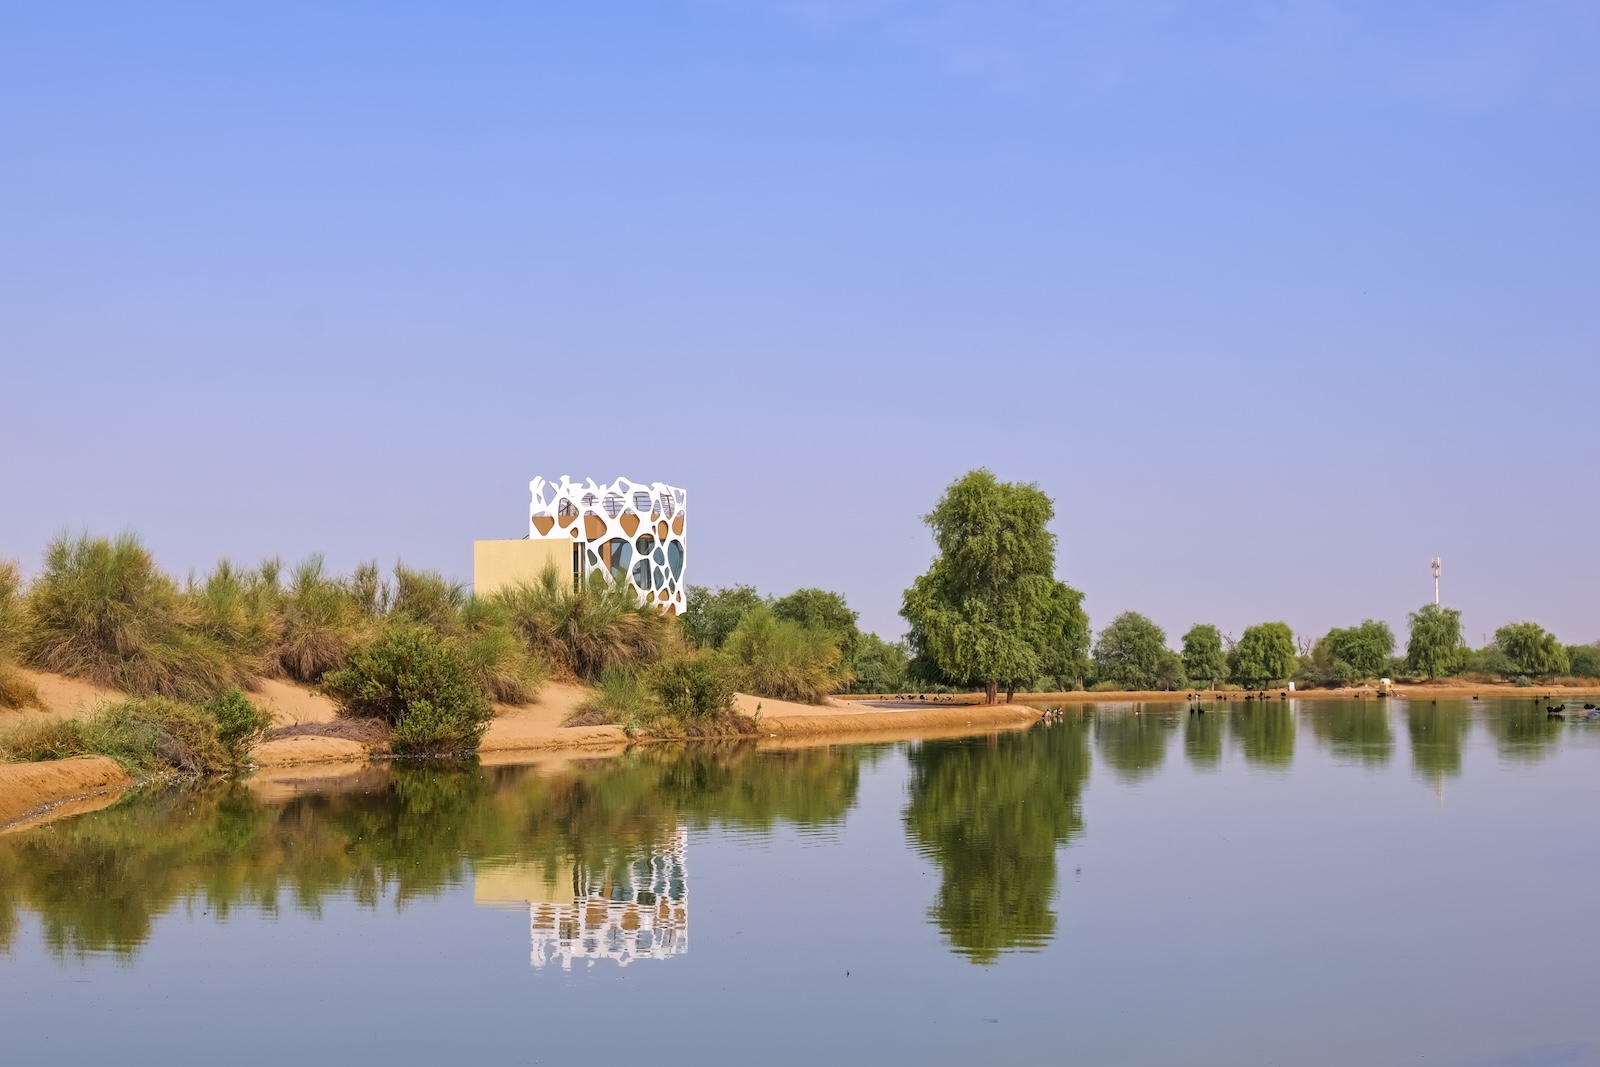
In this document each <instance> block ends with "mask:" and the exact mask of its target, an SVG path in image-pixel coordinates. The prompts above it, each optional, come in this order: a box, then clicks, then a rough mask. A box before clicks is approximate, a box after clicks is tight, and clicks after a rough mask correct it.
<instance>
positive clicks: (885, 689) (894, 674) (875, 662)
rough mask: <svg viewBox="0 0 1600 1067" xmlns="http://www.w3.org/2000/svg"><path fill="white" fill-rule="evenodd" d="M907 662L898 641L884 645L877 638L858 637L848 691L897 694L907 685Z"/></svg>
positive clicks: (874, 635)
mask: <svg viewBox="0 0 1600 1067" xmlns="http://www.w3.org/2000/svg"><path fill="white" fill-rule="evenodd" d="M910 666H911V660H910V657H909V656H908V655H907V654H906V646H905V643H904V642H902V641H893V642H890V641H885V640H884V639H883V638H881V637H879V636H878V635H877V634H874V633H868V634H862V635H861V642H860V644H859V645H858V646H857V647H856V658H855V663H854V665H853V667H852V673H853V674H854V675H855V681H854V682H853V683H851V688H852V689H853V690H854V691H855V692H858V693H901V692H904V691H905V690H906V689H907V688H908V687H909V686H910V684H911V675H910Z"/></svg>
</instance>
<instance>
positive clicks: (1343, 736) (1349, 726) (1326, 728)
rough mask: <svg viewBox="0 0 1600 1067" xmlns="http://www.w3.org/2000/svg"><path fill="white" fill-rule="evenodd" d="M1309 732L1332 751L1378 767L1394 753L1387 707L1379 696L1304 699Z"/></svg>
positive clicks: (1392, 733) (1342, 756)
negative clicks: (1372, 698)
mask: <svg viewBox="0 0 1600 1067" xmlns="http://www.w3.org/2000/svg"><path fill="white" fill-rule="evenodd" d="M1303 707H1304V715H1305V718H1306V720H1307V721H1308V722H1309V723H1310V724H1311V732H1312V734H1313V735H1314V736H1315V737H1316V738H1317V740H1319V741H1321V742H1322V743H1324V744H1325V745H1327V746H1328V748H1329V750H1330V751H1331V752H1332V753H1333V754H1334V755H1335V756H1339V757H1341V758H1343V759H1348V760H1357V761H1359V762H1361V763H1364V764H1366V765H1367V766H1369V767H1381V766H1383V765H1384V764H1386V763H1388V762H1389V758H1390V757H1391V756H1393V755H1394V731H1393V730H1391V729H1390V728H1389V709H1388V708H1387V707H1385V706H1384V705H1383V703H1382V702H1381V701H1378V700H1337V699H1330V700H1307V701H1305V702H1304V704H1303Z"/></svg>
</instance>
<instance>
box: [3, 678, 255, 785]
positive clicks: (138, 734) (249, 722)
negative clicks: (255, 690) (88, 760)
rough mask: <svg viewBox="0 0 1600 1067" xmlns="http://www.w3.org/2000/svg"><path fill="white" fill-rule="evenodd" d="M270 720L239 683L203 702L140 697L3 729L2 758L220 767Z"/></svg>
mask: <svg viewBox="0 0 1600 1067" xmlns="http://www.w3.org/2000/svg"><path fill="white" fill-rule="evenodd" d="M267 726H268V718H267V716H266V715H265V714H264V713H262V712H261V711H259V710H258V709H257V708H256V707H255V705H254V704H252V703H251V702H250V699H249V698H248V697H246V696H245V695H244V693H243V692H241V691H240V690H238V689H233V690H229V691H226V692H224V693H222V694H220V695H219V696H217V697H214V698H212V699H210V700H208V701H205V702H203V703H199V704H193V703H187V702H184V701H180V700H173V699H172V698H170V697H161V696H152V697H136V698H134V699H132V700H126V701H123V702H121V703H116V704H108V705H105V706H103V707H101V708H100V709H98V710H97V711H95V712H94V713H93V714H91V715H89V716H87V717H85V718H82V719H41V720H36V721H33V722H29V723H24V724H23V725H21V726H18V727H15V728H13V729H12V730H9V731H7V732H6V733H4V734H0V761H4V762H8V763H29V762H37V761H39V760H54V759H70V758H72V757H74V756H108V757H110V758H111V759H114V760H116V761H117V762H118V763H120V764H122V765H123V766H124V767H126V768H127V769H128V770H130V771H132V772H134V773H136V774H152V773H157V772H162V771H175V772H179V773H185V774H216V773H222V772H225V771H230V770H234V769H236V768H238V767H239V766H241V765H242V764H243V763H244V761H245V759H246V756H247V754H248V752H249V746H250V745H251V744H253V743H254V742H255V741H256V740H258V739H259V738H260V737H261V736H262V735H263V734H264V732H265V731H266V728H267Z"/></svg>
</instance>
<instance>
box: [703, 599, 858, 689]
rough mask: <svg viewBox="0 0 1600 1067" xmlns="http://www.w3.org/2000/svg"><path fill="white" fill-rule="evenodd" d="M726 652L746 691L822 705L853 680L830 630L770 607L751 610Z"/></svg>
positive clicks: (737, 629) (728, 641)
mask: <svg viewBox="0 0 1600 1067" xmlns="http://www.w3.org/2000/svg"><path fill="white" fill-rule="evenodd" d="M722 651H723V652H724V654H726V655H727V656H728V657H729V659H731V660H732V661H733V663H734V664H735V665H736V668H737V672H738V684H739V685H740V686H741V687H742V688H743V689H744V690H745V691H746V692H748V693H754V694H755V695H756V696H763V697H771V698H772V699H773V700H797V701H801V702H803V703H806V704H821V703H822V702H823V701H825V700H827V698H828V694H829V693H831V692H833V691H834V690H836V689H838V688H839V687H840V686H841V684H843V682H844V681H846V680H847V675H846V674H845V671H844V669H843V667H842V666H841V662H840V659H841V656H840V652H839V645H838V643H837V642H836V641H835V640H834V639H833V637H832V636H831V635H830V634H828V633H827V632H825V631H822V630H817V629H808V628H807V627H805V626H802V625H800V624H799V623H797V622H791V621H789V620H787V619H779V618H777V617H775V616H774V615H773V614H772V611H771V610H770V609H768V608H766V607H764V606H763V607H758V608H754V609H752V610H751V611H749V612H747V613H746V614H745V617H744V618H743V619H742V620H740V622H739V625H737V626H735V627H734V628H733V632H732V633H730V634H729V635H728V639H727V640H726V641H725V642H723V645H722Z"/></svg>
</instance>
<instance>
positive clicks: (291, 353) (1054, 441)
mask: <svg viewBox="0 0 1600 1067" xmlns="http://www.w3.org/2000/svg"><path fill="white" fill-rule="evenodd" d="M1596 56H1600V5H1596V4H1593V3H1589V2H1585V0H1571V2H1564V0H1516V2H1510V0H1504V2H1502V0H1447V2H1445V0H1440V2H1434V0H1414V2H1408V3H1403V4H1396V3H1393V2H1379V0H1371V2H1368V0H1343V2H1317V0H1305V2H1296V0H1278V2H1272V0H1258V2H1242V0H1241V2H1239V3H1233V4H1228V3H1212V2H1205V3H1202V2H1198V0H1162V2H1141V0H1115V2H1113V0H1085V2H1054V3H1049V2H1044V0H982V2H977V0H973V2H967V0H810V2H806V0H796V2H788V3H785V2H778V0H657V2H648V3H647V2H638V3H611V2H603V0H594V2H588V3H568V4H525V3H510V2H506V3H485V2H477V3H474V2H466V3H462V2H455V3H401V2H392V3H382V4H378V3H373V4H359V3H328V2H318V3H295V2H291V0H273V2H271V3H237V4H216V3H193V4H178V3H161V2H155V0H152V2H147V3H142V4H122V3H117V4H113V3H105V4H93V3H77V2H73V0H58V2H52V3H42V4H25V3H10V4H4V5H0V555H4V556H10V557H13V558H18V559H20V560H22V561H23V562H24V564H25V565H27V566H28V567H29V568H36V567H37V565H38V560H39V556H40V552H41V550H42V548H43V546H44V544H45V542H46V540H47V539H48V538H49V537H50V536H51V535H52V534H54V533H56V532H58V531H60V530H64V529H70V530H74V531H77V530H89V531H93V532H98V533H115V532H118V531H121V530H134V531H137V532H139V533H140V534H141V535H142V536H143V537H144V538H145V540H146V541H147V543H148V544H149V545H150V546H151V548H152V549H153V550H154V551H155V552H156V553H157V555H158V557H159V558H160V560H161V561H162V562H163V564H164V565H166V566H167V567H168V568H169V569H171V570H173V571H175V572H178V573H182V572H185V571H187V570H189V569H191V568H203V567H206V566H208V565H209V564H210V563H211V562H212V561H213V560H214V559H216V558H217V557H218V556H223V555H226V556H230V557H233V558H235V559H238V560H242V561H252V560H254V559H257V558H260V557H262V556H264V555H267V554H274V553H275V554H281V555H283V556H285V557H286V558H289V559H294V558H297V557H299V556H302V555H304V554H306V553H309V552H312V551H316V550H321V551H323V552H325V553H326V554H327V557H328V560H329V562H330V563H331V564H333V565H335V566H336V567H339V568H347V567H349V566H351V565H353V564H354V563H355V562H357V561H359V560H362V559H366V558H378V559H380V560H382V561H384V562H392V561H393V560H394V559H396V558H403V559H404V560H406V561H407V562H408V563H412V564H415V565H420V566H427V567H437V568H439V569H442V570H444V571H445V572H447V573H448V574H451V575H453V576H455V577H459V578H461V579H464V580H470V577H471V542H472V540H473V539H474V538H484V537H516V536H521V535H522V533H524V532H525V530H526V505H527V499H528V492H527V483H528V480H529V479H530V478H531V477H533V476H534V475H535V474H542V475H544V476H546V477H552V478H553V477H557V476H559V475H562V474H571V475H573V476H574V477H582V476H592V477H595V478H597V479H603V480H609V479H611V478H614V477H616V476H617V475H619V474H623V475H627V476H628V477H630V478H634V479H637V480H642V481H654V480H663V481H668V482H672V483H674V484H678V485H682V486H685V487H687V488H688V490H689V492H690V507H691V512H690V514H691V523H692V525H691V531H690V577H691V580H692V581H695V582H697V583H707V584H714V585H715V584H725V583H733V582H740V581H743V582H751V583H754V584H756V585H757V586H759V587H760V588H761V589H762V590H763V591H775V592H786V591H788V590H790V589H793V588H795V587H797V586H800V585H817V586H823V587H827V588H832V589H837V590H839V591H841V592H843V593H845V594H846V596H847V597H848V599H849V601H850V603H851V604H852V605H853V606H855V607H856V608H858V609H859V610H860V611H861V613H862V616H863V623H864V624H866V625H868V626H870V627H872V628H875V629H878V630H879V631H880V632H883V633H885V634H886V635H889V634H897V633H899V632H900V629H901V624H900V621H899V619H898V617H897V615H896V611H897V609H898V606H899V596H900V591H901V590H902V589H903V588H904V587H905V586H906V585H907V584H908V583H909V581H910V580H911V578H912V577H913V576H915V575H916V574H917V573H919V572H920V571H921V570H922V569H924V568H925V566H926V565H927V562H928V559H929V557H930V555H931V551H932V546H931V541H930V539H929V537H928V535H927V531H926V529H925V528H924V527H923V526H922V525H921V524H920V522H919V519H918V516H919V515H921V514H923V513H925V512H926V511H927V510H928V509H929V508H930V507H931V506H932V505H933V503H934V502H935V500H936V499H937V498H938V496H939V493H940V492H941V490H942V489H943V488H944V486H945V485H947V484H948V483H949V482H950V481H951V480H953V479H954V478H955V477H957V476H958V475H960V474H961V473H962V472H963V471H965V470H967V469H969V468H972V467H976V466H980V465H986V466H988V467H990V468H991V469H993V470H994V471H995V473H996V474H998V475H999V476H1000V477H1002V478H1005V479H1015V480H1024V481H1034V482H1037V483H1038V484H1039V485H1040V486H1041V487H1042V488H1043V489H1045V490H1046V491H1047V492H1048V493H1050V494H1051V495H1052V496H1053V497H1054V498H1055V501H1056V507H1057V519H1056V523H1055V529H1056V531H1057V532H1058V533H1059V535H1060V556H1059V570H1060V575H1061V577H1063V578H1064V579H1066V580H1067V581H1069V582H1071V583H1073V584H1074V585H1076V586H1078V587H1079V588H1081V589H1083V590H1084V591H1085V592H1086V593H1087V608H1088V610H1089V613H1090V618H1091V622H1092V623H1093V624H1094V625H1095V627H1096V628H1098V627H1099V626H1102V625H1104V624H1105V623H1106V622H1108V621H1109V620H1110V619H1111V618H1112V617H1113V616H1114V615H1115V614H1117V613H1118V612H1120V611H1122V610H1125V609H1130V608H1131V609H1135V610H1139V611H1143V612H1145V613H1146V614H1149V615H1151V616H1152V617H1153V618H1155V619H1156V620H1157V621H1158V622H1160V623H1161V624H1163V625H1164V626H1166V627H1167V628H1168V631H1169V634H1171V635H1172V636H1174V637H1175V636H1176V635H1177V634H1178V633H1181V632H1182V630H1183V629H1185V628H1187V627H1188V626H1189V625H1190V624H1191V623H1193V622H1196V621H1210V622H1216V623H1218V624H1219V625H1221V626H1222V627H1223V628H1224V630H1232V631H1234V632H1238V630H1239V629H1241V628H1242V627H1243V626H1245V625H1247V624H1249V623H1252V622H1256V621H1261V620H1264V619H1278V618H1281V619H1284V620H1286V621H1287V622H1289V623H1290V625H1292V626H1293V627H1295V629H1296V630H1297V631H1305V632H1320V631H1322V630H1324V629H1326V628H1327V627H1329V626H1331V625H1344V624H1349V623H1352V622H1356V621H1359V620H1360V619H1361V618H1363V617H1365V616H1375V617H1378V618H1383V619H1387V620H1389V621H1390V622H1391V623H1393V624H1395V625H1396V628H1397V630H1398V631H1399V632H1400V633H1401V634H1402V636H1403V632H1404V630H1403V623H1404V616H1405V613H1406V612H1407V611H1408V610H1410V609H1413V608H1415V607H1416V606H1417V605H1419V604H1421V603H1422V602H1424V601H1425V600H1427V599H1429V598H1430V597H1431V595H1432V584H1431V579H1430V577H1429V574H1428V561H1429V559H1430V557H1432V556H1434V555H1436V554H1437V555H1441V556H1443V557H1444V565H1445V600H1446V602H1447V603H1448V604H1451V605H1454V606H1457V607H1459V608H1461V609H1462V610H1463V611H1464V612H1465V627H1466V630H1467V632H1468V636H1469V638H1470V639H1471V641H1472V642H1473V643H1474V644H1477V643H1478V642H1479V641H1480V640H1481V638H1482V636H1483V634H1484V633H1485V632H1488V631H1492V630H1493V629H1494V628H1495V627H1496V626H1498V625H1500V624H1501V623H1503V622H1506V621H1508V620H1511V619H1515V618H1531V619H1534V620H1535V621H1539V622H1542V623H1544V624H1545V625H1547V626H1549V627H1551V628H1553V629H1555V630H1556V631H1557V632H1558V633H1559V634H1560V636H1561V637H1562V638H1563V639H1564V640H1567V641H1580V640H1581V641H1592V640H1595V639H1597V638H1600V555H1597V552H1596V545H1597V543H1600V477H1597V470H1600V410H1597V403H1596V397H1597V387H1600V351H1597V349H1600V299H1597V297H1600V262H1597V261H1600V194H1597V190H1600V166H1597V164H1600V138H1597V136H1596V134H1597V131H1600V63H1597V62H1596Z"/></svg>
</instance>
